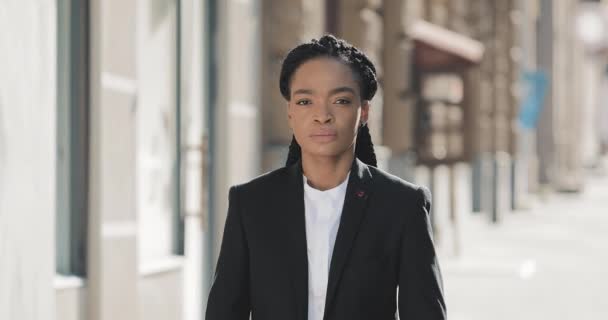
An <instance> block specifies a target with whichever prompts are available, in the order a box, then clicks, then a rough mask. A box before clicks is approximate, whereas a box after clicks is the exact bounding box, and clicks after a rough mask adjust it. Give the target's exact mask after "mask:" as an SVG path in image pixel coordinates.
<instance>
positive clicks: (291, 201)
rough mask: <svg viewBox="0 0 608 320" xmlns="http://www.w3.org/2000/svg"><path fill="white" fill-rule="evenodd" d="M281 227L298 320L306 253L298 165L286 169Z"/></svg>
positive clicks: (304, 307) (303, 308) (303, 306)
mask: <svg viewBox="0 0 608 320" xmlns="http://www.w3.org/2000/svg"><path fill="white" fill-rule="evenodd" d="M287 183H288V185H287V193H288V194H287V197H286V200H287V204H286V207H285V208H286V211H285V215H284V217H285V219H286V221H285V224H286V229H287V233H288V241H289V242H288V243H287V246H286V248H287V251H288V254H289V255H290V256H291V259H290V260H291V261H290V262H291V269H292V274H293V277H292V285H293V289H294V295H295V297H294V298H295V303H296V308H297V310H296V312H297V315H298V316H300V319H301V320H306V319H307V317H308V249H307V244H306V220H305V215H304V180H303V177H302V164H301V161H298V162H297V163H296V164H294V165H292V166H291V167H290V168H289V173H288V181H287Z"/></svg>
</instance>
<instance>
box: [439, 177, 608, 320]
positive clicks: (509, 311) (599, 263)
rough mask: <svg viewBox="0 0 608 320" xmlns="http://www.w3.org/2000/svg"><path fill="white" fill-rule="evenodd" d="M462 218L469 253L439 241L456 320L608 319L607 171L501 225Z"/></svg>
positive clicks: (506, 218) (478, 216)
mask: <svg viewBox="0 0 608 320" xmlns="http://www.w3.org/2000/svg"><path fill="white" fill-rule="evenodd" d="M459 218H460V220H459V228H460V241H461V255H460V256H459V257H456V256H454V255H453V253H452V251H451V250H448V249H446V248H445V247H446V246H445V245H443V246H441V247H440V248H439V258H440V263H441V267H442V271H443V275H444V284H445V293H446V303H447V307H448V314H449V319H451V320H482V319H484V320H485V319H494V320H500V319H520V320H526V319H554V320H555V319H560V320H562V319H563V320H565V319H585V320H587V319H589V320H592V319H608V301H607V300H608V299H607V298H608V295H607V294H606V287H607V286H608V268H607V267H608V178H607V177H605V176H604V177H589V178H588V184H587V186H586V189H585V191H584V192H583V193H581V194H559V193H554V194H550V195H548V198H547V199H545V200H543V201H541V200H539V201H537V203H535V205H534V206H533V208H532V209H530V210H526V211H521V212H512V213H508V214H506V215H505V216H504V217H503V219H502V222H501V223H500V224H497V225H492V224H490V223H489V222H488V219H487V217H485V216H483V215H482V214H476V215H475V214H471V213H470V212H468V213H466V214H459ZM443 239H444V240H447V239H445V238H443ZM444 244H445V243H444Z"/></svg>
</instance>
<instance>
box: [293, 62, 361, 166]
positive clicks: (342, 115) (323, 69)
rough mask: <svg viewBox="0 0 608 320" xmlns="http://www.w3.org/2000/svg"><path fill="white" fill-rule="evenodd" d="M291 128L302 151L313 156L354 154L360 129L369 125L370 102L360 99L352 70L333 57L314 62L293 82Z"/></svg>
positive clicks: (304, 64)
mask: <svg viewBox="0 0 608 320" xmlns="http://www.w3.org/2000/svg"><path fill="white" fill-rule="evenodd" d="M290 94H291V96H290V99H289V106H288V112H287V114H288V119H289V126H290V127H291V129H292V130H293V133H294V135H295V137H296V140H297V141H298V143H299V144H300V147H301V148H302V154H303V156H304V154H306V155H309V156H314V157H340V156H342V155H344V154H345V153H347V152H350V153H351V154H352V153H353V152H354V143H355V138H356V135H357V129H358V128H359V124H360V123H361V122H367V117H368V112H369V101H362V100H361V92H360V89H359V85H358V83H357V81H356V80H355V75H354V74H353V72H352V70H351V69H350V67H348V66H347V65H345V64H343V63H342V62H340V61H339V60H337V59H334V58H325V57H323V58H316V59H311V60H309V61H307V62H305V63H303V64H302V65H300V66H299V67H298V69H297V70H296V71H295V73H294V74H293V76H292V79H291V87H290Z"/></svg>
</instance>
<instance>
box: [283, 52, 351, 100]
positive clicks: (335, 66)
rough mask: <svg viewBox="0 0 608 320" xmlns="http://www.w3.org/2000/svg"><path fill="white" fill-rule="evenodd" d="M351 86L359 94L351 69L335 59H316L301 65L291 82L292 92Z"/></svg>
mask: <svg viewBox="0 0 608 320" xmlns="http://www.w3.org/2000/svg"><path fill="white" fill-rule="evenodd" d="M338 86H349V87H352V88H353V89H355V90H356V91H357V92H358V89H359V88H358V86H357V82H356V80H355V75H354V73H353V71H352V70H351V68H350V67H349V66H347V65H346V64H344V63H343V62H341V61H339V60H338V59H335V58H325V57H323V58H315V59H311V60H308V61H306V62H304V63H303V64H301V65H300V66H299V67H298V68H297V69H296V71H295V73H294V75H293V78H292V80H291V91H292V92H294V91H295V90H298V89H312V90H331V89H334V88H335V87H338Z"/></svg>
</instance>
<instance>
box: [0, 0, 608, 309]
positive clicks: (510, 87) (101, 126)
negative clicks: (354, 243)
mask: <svg viewBox="0 0 608 320" xmlns="http://www.w3.org/2000/svg"><path fill="white" fill-rule="evenodd" d="M607 5H608V3H607V1H578V0H553V1H551V0H127V1H125V0H0V319H3V320H4V319H7V320H29V319H60V320H84V319H91V320H106V319H107V320H109V319H112V320H120V319H146V320H157V319H158V320H162V319H185V320H199V319H203V318H204V316H203V314H204V313H203V310H204V308H205V302H206V297H207V292H208V290H209V286H210V281H211V278H212V274H213V270H214V268H215V260H216V257H217V254H218V248H219V245H220V243H221V234H222V232H223V225H224V222H225V214H226V209H227V199H228V196H227V191H228V188H229V187H230V186H231V185H233V184H237V183H242V182H245V181H247V180H249V179H251V178H253V177H255V176H257V175H259V174H261V173H263V172H266V171H269V170H271V169H274V168H278V167H281V166H282V165H283V164H284V161H285V158H286V154H287V146H288V144H289V142H290V139H291V132H290V129H289V127H288V125H287V121H286V109H285V102H284V101H283V100H282V97H281V96H280V94H279V90H278V79H279V70H280V65H281V60H282V58H283V57H284V55H285V54H286V52H287V51H288V50H289V49H290V48H292V47H293V46H295V45H296V44H298V43H299V42H302V41H308V40H310V39H312V38H316V37H319V36H320V35H322V34H324V33H328V32H329V33H334V34H336V35H338V36H340V37H343V38H345V39H347V40H348V41H349V42H351V43H353V44H355V45H357V46H358V47H360V48H361V49H363V50H364V51H365V52H366V53H367V54H368V55H369V56H370V58H371V59H372V60H373V61H374V63H375V64H376V66H377V69H378V73H379V78H380V82H381V86H382V88H381V90H380V91H379V93H378V94H377V95H376V97H375V98H374V100H373V101H372V109H371V115H372V118H371V119H370V121H369V125H370V129H371V131H372V137H373V139H374V143H375V145H376V148H377V154H378V158H379V167H381V168H383V169H385V170H387V171H389V172H391V173H393V174H395V175H397V176H400V177H402V178H404V179H407V180H410V181H413V182H415V183H418V184H422V185H425V186H427V187H429V188H430V189H431V190H432V192H433V195H434V205H433V212H432V223H433V225H434V231H435V241H436V246H437V250H438V255H439V260H440V264H441V267H442V271H443V276H444V282H445V293H446V302H447V306H448V314H449V318H450V319H453V320H465V319H469V320H475V319H608V302H607V301H606V293H605V288H606V287H607V285H608V271H607V270H608V175H607V173H608V162H607V160H606V153H607V151H608V59H607V57H608V22H607V21H608V20H607V17H608V11H607V9H606V8H607V7H606V6H607Z"/></svg>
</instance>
